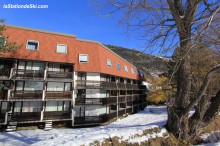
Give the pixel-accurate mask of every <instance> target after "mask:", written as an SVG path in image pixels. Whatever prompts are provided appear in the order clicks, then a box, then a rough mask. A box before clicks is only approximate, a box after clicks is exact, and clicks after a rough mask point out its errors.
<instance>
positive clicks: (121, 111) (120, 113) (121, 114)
mask: <svg viewBox="0 0 220 146" xmlns="http://www.w3.org/2000/svg"><path fill="white" fill-rule="evenodd" d="M124 114H126V110H125V109H123V110H119V111H118V116H123V115H124Z"/></svg>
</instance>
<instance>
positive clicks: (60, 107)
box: [57, 101, 63, 111]
mask: <svg viewBox="0 0 220 146" xmlns="http://www.w3.org/2000/svg"><path fill="white" fill-rule="evenodd" d="M62 110H63V101H58V106H57V111H62Z"/></svg>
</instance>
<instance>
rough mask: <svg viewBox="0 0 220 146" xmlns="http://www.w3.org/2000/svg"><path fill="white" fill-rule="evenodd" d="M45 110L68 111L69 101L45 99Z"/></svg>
mask: <svg viewBox="0 0 220 146" xmlns="http://www.w3.org/2000/svg"><path fill="white" fill-rule="evenodd" d="M45 111H70V102H69V101H46V107H45Z"/></svg>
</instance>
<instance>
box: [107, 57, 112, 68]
mask: <svg viewBox="0 0 220 146" xmlns="http://www.w3.org/2000/svg"><path fill="white" fill-rule="evenodd" d="M107 65H108V66H109V67H112V63H111V60H110V59H107Z"/></svg>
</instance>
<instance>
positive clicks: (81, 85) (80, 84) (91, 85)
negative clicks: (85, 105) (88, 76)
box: [76, 80, 101, 89]
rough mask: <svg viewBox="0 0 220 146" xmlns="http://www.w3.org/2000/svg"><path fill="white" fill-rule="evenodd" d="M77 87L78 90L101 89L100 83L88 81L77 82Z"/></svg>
mask: <svg viewBox="0 0 220 146" xmlns="http://www.w3.org/2000/svg"><path fill="white" fill-rule="evenodd" d="M76 86H77V88H78V89H80V88H100V87H101V82H100V81H87V80H77V81H76Z"/></svg>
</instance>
